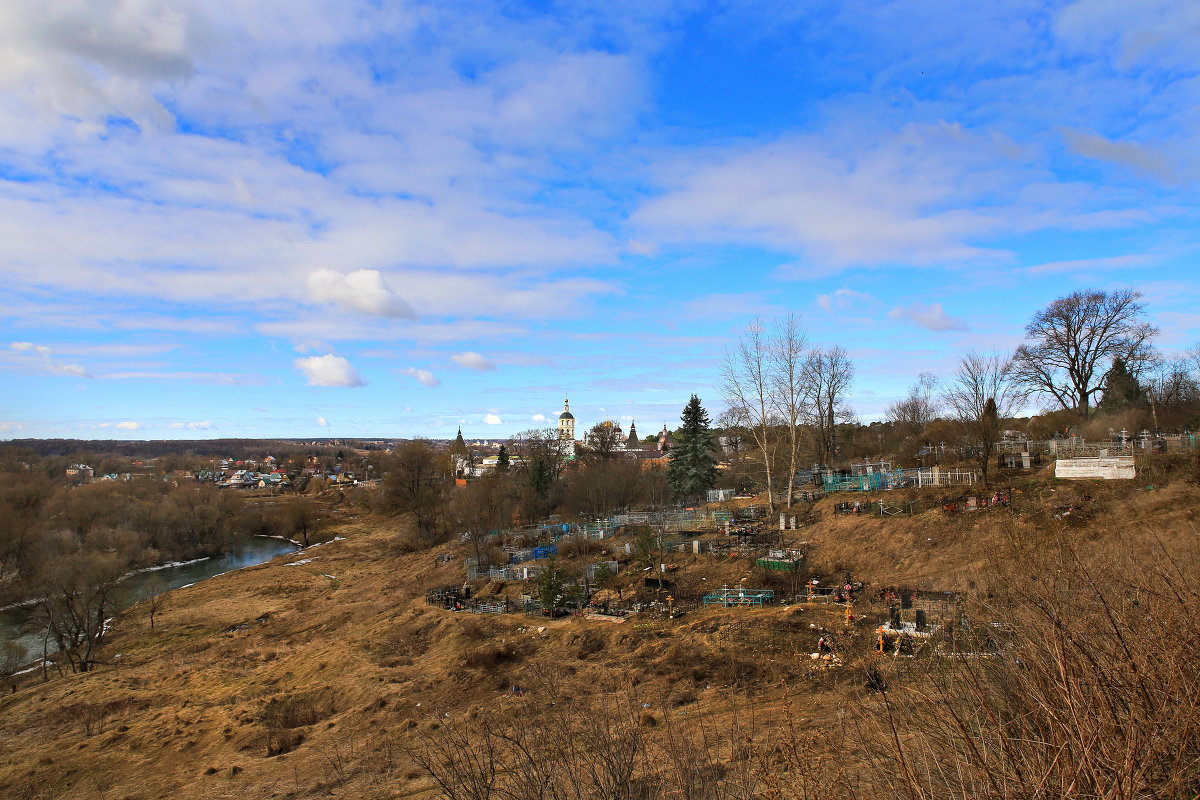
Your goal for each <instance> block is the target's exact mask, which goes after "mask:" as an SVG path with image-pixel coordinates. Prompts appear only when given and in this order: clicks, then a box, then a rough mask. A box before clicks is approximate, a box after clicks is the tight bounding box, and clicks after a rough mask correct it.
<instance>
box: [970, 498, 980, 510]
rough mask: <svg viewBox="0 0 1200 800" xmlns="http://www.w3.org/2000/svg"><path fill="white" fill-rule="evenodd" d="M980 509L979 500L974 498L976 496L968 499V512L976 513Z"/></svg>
mask: <svg viewBox="0 0 1200 800" xmlns="http://www.w3.org/2000/svg"><path fill="white" fill-rule="evenodd" d="M978 508H979V498H978V497H974V496H971V497H968V498H967V511H975V510H977V509H978Z"/></svg>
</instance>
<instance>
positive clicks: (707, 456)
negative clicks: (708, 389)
mask: <svg viewBox="0 0 1200 800" xmlns="http://www.w3.org/2000/svg"><path fill="white" fill-rule="evenodd" d="M680 419H681V421H682V422H683V425H682V426H681V427H680V428H679V431H678V433H677V434H676V439H675V442H674V443H673V444H672V445H671V451H670V463H669V464H668V466H667V483H668V484H669V485H670V487H671V493H672V494H673V495H675V497H677V498H679V499H680V500H699V499H701V498H702V497H703V496H704V493H705V492H707V491H708V490H709V489H711V488H712V487H713V484H715V483H716V482H717V459H716V458H715V457H714V456H713V441H712V434H711V432H710V431H709V427H708V426H709V419H708V412H706V411H705V410H704V407H703V406H701V405H700V398H699V397H697V396H696V395H692V399H691V400H689V401H688V404H687V406H685V407H684V409H683V416H682V417H680Z"/></svg>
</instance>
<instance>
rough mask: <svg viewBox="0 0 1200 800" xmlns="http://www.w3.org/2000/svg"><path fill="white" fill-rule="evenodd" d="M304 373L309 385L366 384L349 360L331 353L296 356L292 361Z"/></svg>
mask: <svg viewBox="0 0 1200 800" xmlns="http://www.w3.org/2000/svg"><path fill="white" fill-rule="evenodd" d="M292 363H293V364H294V365H295V367H296V369H298V370H300V371H301V372H303V373H304V376H305V377H306V378H307V379H308V385H309V386H366V385H367V382H366V381H365V380H363V378H362V376H361V375H359V374H358V370H356V369H355V368H354V365H352V364H351V363H350V362H349V361H347V360H346V359H344V358H342V357H341V356H335V355H333V354H328V355H323V356H309V357H308V358H297V359H296V360H295V361H293V362H292Z"/></svg>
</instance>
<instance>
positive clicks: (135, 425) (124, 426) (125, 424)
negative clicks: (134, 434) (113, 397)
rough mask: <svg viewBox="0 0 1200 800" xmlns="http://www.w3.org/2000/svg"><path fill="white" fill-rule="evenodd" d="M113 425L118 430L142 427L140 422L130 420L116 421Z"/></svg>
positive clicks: (133, 429)
mask: <svg viewBox="0 0 1200 800" xmlns="http://www.w3.org/2000/svg"><path fill="white" fill-rule="evenodd" d="M113 427H114V428H117V429H118V430H122V431H140V430H141V429H142V423H140V422H130V421H126V422H118V423H117V424H116V425H114V426H113Z"/></svg>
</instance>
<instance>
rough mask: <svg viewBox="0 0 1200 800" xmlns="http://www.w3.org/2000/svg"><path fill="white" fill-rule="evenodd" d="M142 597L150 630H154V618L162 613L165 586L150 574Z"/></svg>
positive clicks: (165, 592)
mask: <svg viewBox="0 0 1200 800" xmlns="http://www.w3.org/2000/svg"><path fill="white" fill-rule="evenodd" d="M142 597H143V600H142V602H143V603H144V604H145V607H146V614H147V616H149V617H150V630H154V618H155V617H156V616H158V612H159V611H162V607H163V604H164V603H166V601H167V585H166V584H165V583H163V581H162V578H160V577H158V576H157V575H155V574H153V573H152V574H151V575H150V577H149V578H148V579H147V580H146V585H145V587H144V591H143V594H142Z"/></svg>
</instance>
